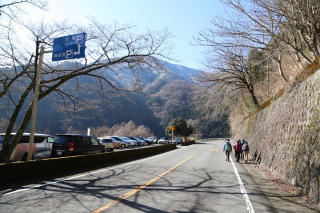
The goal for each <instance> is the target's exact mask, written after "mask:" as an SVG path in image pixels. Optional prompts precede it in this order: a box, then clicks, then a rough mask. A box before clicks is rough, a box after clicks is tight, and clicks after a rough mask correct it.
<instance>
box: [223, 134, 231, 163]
mask: <svg viewBox="0 0 320 213" xmlns="http://www.w3.org/2000/svg"><path fill="white" fill-rule="evenodd" d="M223 151H224V152H226V161H230V152H232V146H231V143H230V139H229V138H227V140H226V142H225V144H224V146H223Z"/></svg>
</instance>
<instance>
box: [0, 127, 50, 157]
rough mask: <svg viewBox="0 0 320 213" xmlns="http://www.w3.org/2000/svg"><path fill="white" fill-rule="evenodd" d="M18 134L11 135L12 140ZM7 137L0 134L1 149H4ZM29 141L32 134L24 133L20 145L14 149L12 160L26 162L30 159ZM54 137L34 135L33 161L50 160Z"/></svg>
mask: <svg viewBox="0 0 320 213" xmlns="http://www.w3.org/2000/svg"><path fill="white" fill-rule="evenodd" d="M15 134H16V133H11V138H10V140H12V138H13V137H14V135H15ZM4 137H5V133H0V149H2V143H3V140H4ZM29 140H30V133H23V135H22V137H21V139H20V141H19V143H18V144H17V146H16V147H15V148H14V150H13V152H12V154H11V156H10V160H12V161H25V160H27V157H28V152H29ZM53 141H54V137H53V136H51V135H47V134H39V133H35V134H34V143H33V148H32V159H43V158H49V157H50V155H51V149H52V143H53Z"/></svg>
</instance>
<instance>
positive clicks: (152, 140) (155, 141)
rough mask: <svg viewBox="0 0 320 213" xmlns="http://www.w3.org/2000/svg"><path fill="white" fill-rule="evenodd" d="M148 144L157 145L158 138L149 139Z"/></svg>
mask: <svg viewBox="0 0 320 213" xmlns="http://www.w3.org/2000/svg"><path fill="white" fill-rule="evenodd" d="M146 140H147V143H148V144H152V143H157V138H156V137H153V136H152V137H147V139H146Z"/></svg>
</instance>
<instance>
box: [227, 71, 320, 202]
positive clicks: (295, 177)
mask: <svg viewBox="0 0 320 213" xmlns="http://www.w3.org/2000/svg"><path fill="white" fill-rule="evenodd" d="M238 122H240V123H238V124H237V126H241V127H242V129H240V130H239V129H237V130H233V135H234V139H235V140H236V139H240V138H245V139H247V140H248V141H249V145H250V150H251V155H253V154H254V152H255V151H256V150H257V151H258V153H262V160H261V163H262V164H263V165H264V166H266V167H268V168H269V169H270V170H272V171H273V172H275V173H277V174H278V175H281V176H282V177H283V178H284V179H286V180H287V181H289V182H290V183H292V184H296V185H299V186H302V188H303V192H304V193H306V194H308V195H310V196H311V197H313V198H314V199H315V200H316V201H317V202H319V201H320V196H319V187H320V184H319V181H320V177H319V174H320V143H319V141H320V140H319V139H320V72H316V73H315V74H313V75H312V76H310V77H309V78H308V79H307V80H305V81H303V82H301V81H300V82H299V81H297V82H296V83H294V84H293V85H291V86H290V88H289V89H287V90H286V91H285V93H284V94H283V96H281V97H280V98H278V99H277V100H275V101H273V102H272V103H271V104H270V106H268V107H266V108H265V109H263V110H261V111H259V112H257V113H256V114H255V115H251V116H249V117H247V118H246V119H244V120H242V121H238ZM235 132H237V133H235Z"/></svg>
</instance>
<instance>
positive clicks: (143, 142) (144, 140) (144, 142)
mask: <svg viewBox="0 0 320 213" xmlns="http://www.w3.org/2000/svg"><path fill="white" fill-rule="evenodd" d="M140 140H141V141H142V145H143V146H145V145H148V143H147V141H146V139H145V138H140Z"/></svg>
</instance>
